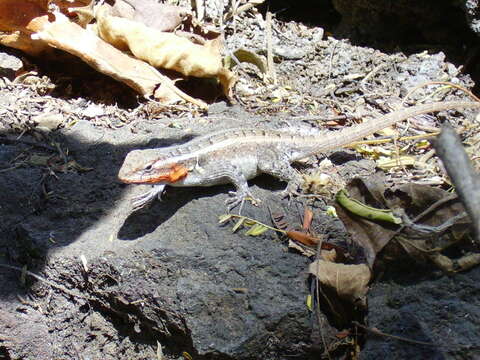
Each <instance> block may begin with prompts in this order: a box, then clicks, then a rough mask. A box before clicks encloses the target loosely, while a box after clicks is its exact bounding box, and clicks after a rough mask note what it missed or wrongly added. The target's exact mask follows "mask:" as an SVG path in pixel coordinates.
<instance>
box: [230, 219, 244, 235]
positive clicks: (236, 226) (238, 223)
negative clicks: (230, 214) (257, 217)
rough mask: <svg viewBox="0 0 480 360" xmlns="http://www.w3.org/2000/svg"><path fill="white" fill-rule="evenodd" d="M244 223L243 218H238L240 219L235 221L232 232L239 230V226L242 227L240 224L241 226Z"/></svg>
mask: <svg viewBox="0 0 480 360" xmlns="http://www.w3.org/2000/svg"><path fill="white" fill-rule="evenodd" d="M244 221H245V218H243V217H242V218H240V219H239V220H238V221H237V223H236V224H235V225H234V226H233V228H232V232H235V231H237V230H238V229H239V228H240V226H242V224H243V222H244Z"/></svg>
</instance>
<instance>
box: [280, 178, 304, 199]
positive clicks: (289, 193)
mask: <svg viewBox="0 0 480 360" xmlns="http://www.w3.org/2000/svg"><path fill="white" fill-rule="evenodd" d="M297 188H298V184H297V182H294V181H292V182H289V183H288V185H287V187H286V188H285V190H282V191H281V192H280V197H281V198H282V199H288V202H289V203H290V201H291V200H292V198H293V197H294V196H300V195H301V194H300V193H299V192H298V191H297Z"/></svg>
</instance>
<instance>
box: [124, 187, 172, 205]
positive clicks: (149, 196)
mask: <svg viewBox="0 0 480 360" xmlns="http://www.w3.org/2000/svg"><path fill="white" fill-rule="evenodd" d="M164 190H165V185H163V184H162V185H153V187H152V188H151V189H150V190H149V191H147V192H145V193H143V194H140V195H139V196H135V197H134V198H132V206H133V211H137V210H140V209H142V208H144V207H145V206H146V205H147V204H149V203H150V202H152V201H153V200H154V199H155V198H156V197H157V198H158V200H162V198H161V196H162V193H163V191H164Z"/></svg>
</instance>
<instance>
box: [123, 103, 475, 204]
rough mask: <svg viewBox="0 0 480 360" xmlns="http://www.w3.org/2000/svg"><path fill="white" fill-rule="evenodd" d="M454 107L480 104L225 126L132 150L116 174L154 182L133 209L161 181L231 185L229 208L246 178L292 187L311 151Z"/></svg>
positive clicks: (243, 192) (241, 196) (241, 194)
mask: <svg viewBox="0 0 480 360" xmlns="http://www.w3.org/2000/svg"><path fill="white" fill-rule="evenodd" d="M459 108H480V102H460V101H451V102H437V103H430V104H422V105H417V106H413V107H410V108H405V109H401V110H398V111H395V112H392V113H389V114H387V115H384V116H380V117H379V118H377V119H375V120H371V121H368V122H365V123H362V124H359V125H354V126H351V127H348V128H344V129H342V130H340V131H319V130H314V129H312V130H311V131H308V132H306V131H305V129H299V128H286V129H281V130H268V129H227V130H220V131H217V132H214V133H211V134H208V135H204V136H200V137H198V138H195V139H193V140H191V141H189V142H187V143H185V144H181V145H175V146H170V147H165V148H159V149H146V150H133V151H131V152H130V153H129V154H128V155H127V157H126V158H125V161H124V163H123V165H122V167H121V169H120V171H119V174H118V177H119V179H120V180H121V181H122V182H124V183H129V184H156V185H157V186H155V187H154V188H153V189H152V190H151V191H150V192H148V193H146V194H144V195H142V196H141V197H140V198H139V199H138V201H137V203H136V207H137V208H139V207H142V206H144V205H145V204H146V203H147V202H149V201H150V200H151V199H153V198H154V197H155V196H156V195H159V194H161V192H162V191H163V188H164V187H165V185H170V186H212V185H217V184H227V183H231V184H233V185H234V186H235V188H236V192H234V193H231V195H232V197H231V198H230V199H229V200H228V201H227V204H228V206H229V209H232V208H233V207H235V206H237V205H238V204H243V202H244V200H245V198H246V197H251V198H253V197H252V196H251V194H250V191H249V188H248V184H247V180H249V179H252V178H254V177H255V176H257V175H258V174H260V173H267V174H270V175H273V176H275V177H277V178H279V179H280V180H283V181H286V182H288V183H289V186H288V187H287V190H288V191H291V190H293V187H294V184H295V183H297V182H298V181H299V175H298V174H297V173H296V172H295V170H294V169H293V168H292V167H291V165H290V164H291V163H292V162H294V161H297V160H299V159H303V158H306V157H308V156H311V155H313V154H318V153H322V152H325V151H328V150H333V149H336V148H340V147H343V146H345V145H348V144H350V143H352V142H354V141H357V140H359V139H362V138H364V137H365V136H367V135H371V134H373V133H375V132H377V131H380V130H382V129H384V128H386V127H389V126H391V125H394V124H395V123H397V122H400V121H403V120H405V119H408V118H410V117H412V116H417V115H420V114H425V113H430V112H436V111H442V110H448V109H459Z"/></svg>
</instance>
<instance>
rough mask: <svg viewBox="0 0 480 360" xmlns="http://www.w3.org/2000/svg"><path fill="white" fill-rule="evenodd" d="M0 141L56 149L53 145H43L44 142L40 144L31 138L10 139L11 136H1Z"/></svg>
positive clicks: (50, 149)
mask: <svg viewBox="0 0 480 360" xmlns="http://www.w3.org/2000/svg"><path fill="white" fill-rule="evenodd" d="M0 143H4V144H17V143H22V144H26V145H30V146H35V147H38V148H40V149H45V150H49V151H56V149H55V148H54V147H51V146H49V145H45V144H41V143H38V142H36V141H32V140H28V139H11V138H8V137H6V138H3V137H0Z"/></svg>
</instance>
